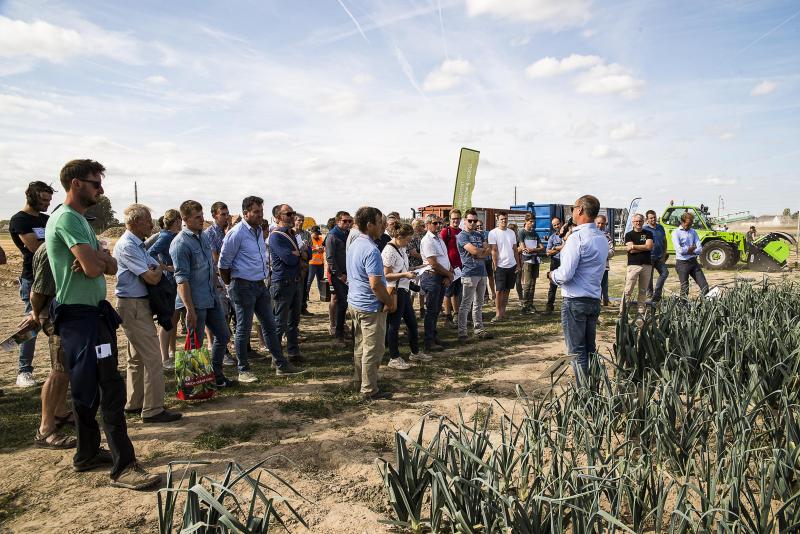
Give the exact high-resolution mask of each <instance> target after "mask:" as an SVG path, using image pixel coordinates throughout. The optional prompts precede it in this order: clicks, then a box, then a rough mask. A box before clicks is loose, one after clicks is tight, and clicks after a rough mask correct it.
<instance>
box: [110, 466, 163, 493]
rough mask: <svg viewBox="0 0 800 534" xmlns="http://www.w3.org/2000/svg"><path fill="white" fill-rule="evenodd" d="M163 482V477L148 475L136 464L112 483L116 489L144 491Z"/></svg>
mask: <svg viewBox="0 0 800 534" xmlns="http://www.w3.org/2000/svg"><path fill="white" fill-rule="evenodd" d="M160 482H161V475H157V474H155V473H148V472H147V471H146V470H145V469H144V467H142V466H140V465H139V464H137V463H136V462H134V463H132V464H131V465H129V466H128V467H126V468H125V469H124V470H123V471H122V473H120V474H119V476H118V477H117V478H116V479H113V480H112V481H111V485H112V486H114V487H115V488H125V489H132V490H144V489H147V488H150V487H153V486H155V485H156V484H158V483H160Z"/></svg>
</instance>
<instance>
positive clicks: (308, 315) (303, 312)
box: [300, 310, 314, 317]
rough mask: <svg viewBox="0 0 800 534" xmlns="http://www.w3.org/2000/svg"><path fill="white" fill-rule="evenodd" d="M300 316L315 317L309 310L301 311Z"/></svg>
mask: <svg viewBox="0 0 800 534" xmlns="http://www.w3.org/2000/svg"><path fill="white" fill-rule="evenodd" d="M300 315H302V316H304V317H314V314H313V313H311V312H310V311H308V310H300Z"/></svg>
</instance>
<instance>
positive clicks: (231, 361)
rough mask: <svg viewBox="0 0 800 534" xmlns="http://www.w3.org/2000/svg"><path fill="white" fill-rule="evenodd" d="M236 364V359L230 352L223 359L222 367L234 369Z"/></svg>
mask: <svg viewBox="0 0 800 534" xmlns="http://www.w3.org/2000/svg"><path fill="white" fill-rule="evenodd" d="M236 363H237V362H236V358H234V357H233V355H232V354H231V353H230V352H226V353H225V357H224V358H223V359H222V365H225V366H227V367H232V366H234V365H236Z"/></svg>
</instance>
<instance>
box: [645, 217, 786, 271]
mask: <svg viewBox="0 0 800 534" xmlns="http://www.w3.org/2000/svg"><path fill="white" fill-rule="evenodd" d="M686 212H689V213H691V214H692V215H694V221H693V223H692V228H694V230H695V231H696V232H697V235H698V237H700V243H701V244H702V246H703V250H702V252H701V253H700V263H701V264H702V265H703V267H704V268H706V269H730V268H733V267H734V266H735V265H736V264H737V263H739V262H740V261H742V262H745V263H747V265H748V267H749V268H750V269H751V270H754V271H761V272H775V271H781V270H783V269H786V268H787V261H788V258H789V255H790V254H791V246H793V245H796V240H795V238H794V237H793V236H792V235H791V234H787V233H785V232H770V233H768V234H766V235H763V236H760V237H758V238H757V239H756V240H755V241H753V242H752V243H748V242H747V239H746V237H745V234H744V233H743V232H731V231H727V230H718V229H716V225H715V224H714V221H713V219H712V217H711V216H710V215H709V214H708V210H707V209H701V208H698V207H696V206H669V207H667V208H666V209H665V210H664V212H663V213H662V215H661V221H660V222H661V225H662V226H663V227H664V230H665V231H666V234H667V253H669V254H674V253H675V247H674V246H673V244H672V232H674V231H675V230H676V229H677V228H678V227H679V226H680V223H681V216H682V215H683V214H684V213H686Z"/></svg>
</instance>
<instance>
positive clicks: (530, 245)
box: [525, 239, 539, 248]
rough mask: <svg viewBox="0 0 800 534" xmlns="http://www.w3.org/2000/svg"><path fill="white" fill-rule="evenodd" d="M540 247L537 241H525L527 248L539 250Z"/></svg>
mask: <svg viewBox="0 0 800 534" xmlns="http://www.w3.org/2000/svg"><path fill="white" fill-rule="evenodd" d="M538 246H539V245H538V244H537V243H536V240H535V239H526V240H525V248H537V247H538Z"/></svg>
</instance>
